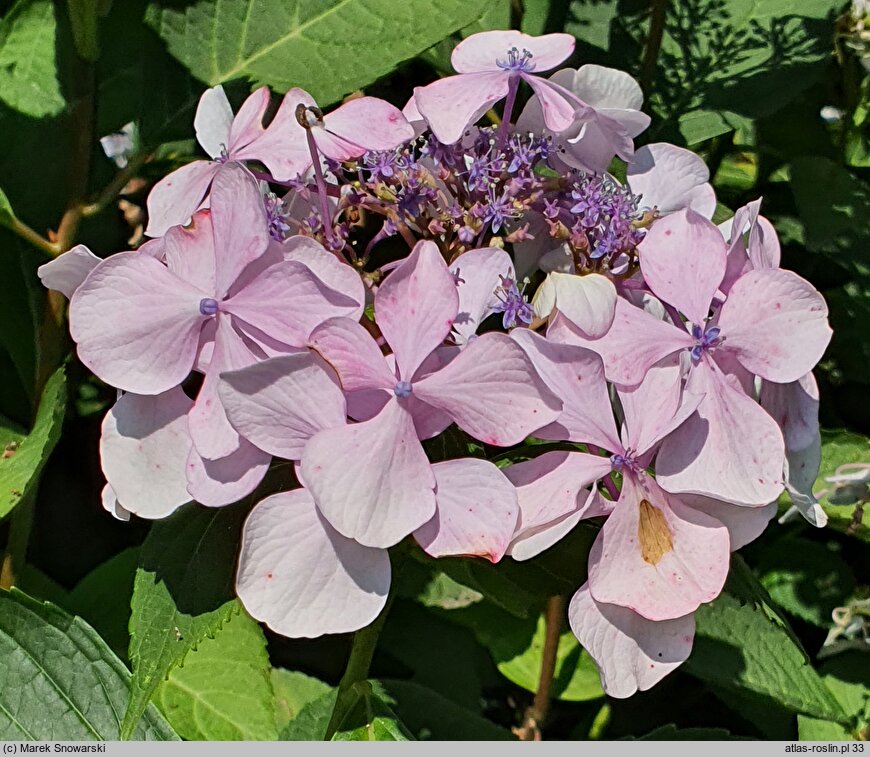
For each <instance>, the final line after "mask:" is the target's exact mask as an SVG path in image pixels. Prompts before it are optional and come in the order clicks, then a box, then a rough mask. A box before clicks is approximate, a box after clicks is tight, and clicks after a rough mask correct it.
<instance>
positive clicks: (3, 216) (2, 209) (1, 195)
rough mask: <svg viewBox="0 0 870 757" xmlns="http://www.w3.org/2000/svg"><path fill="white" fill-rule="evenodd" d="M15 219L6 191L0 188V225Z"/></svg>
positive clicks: (8, 223) (5, 224) (6, 224)
mask: <svg viewBox="0 0 870 757" xmlns="http://www.w3.org/2000/svg"><path fill="white" fill-rule="evenodd" d="M14 221H15V211H14V210H12V203H11V202H9V198H8V197H7V196H6V193H5V192H4V191H3V190H2V189H0V226H9V225H10V224H11V223H13V222H14Z"/></svg>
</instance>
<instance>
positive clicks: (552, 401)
mask: <svg viewBox="0 0 870 757" xmlns="http://www.w3.org/2000/svg"><path fill="white" fill-rule="evenodd" d="M413 391H414V395H415V396H416V397H417V398H418V399H421V400H423V401H424V402H427V403H429V404H430V405H434V406H435V407H437V408H439V409H440V410H443V411H444V412H445V413H447V414H448V415H449V416H450V417H451V418H453V420H454V421H455V422H456V424H457V425H458V426H459V427H460V428H461V429H463V430H464V431H466V432H468V433H469V434H471V435H472V436H473V437H474V438H475V439H479V440H480V441H483V442H486V443H487V444H494V445H497V446H500V447H506V446H510V445H511V444H517V443H519V442H521V441H522V440H523V439H525V438H526V436H528V435H529V434H531V433H533V432H534V431H536V430H537V429H539V428H542V427H543V426H546V425H547V424H548V423H552V422H553V421H554V420H556V418H558V417H559V414H560V412H561V408H562V403H561V401H560V400H559V399H558V398H557V397H556V396H555V395H554V394H553V393H552V392H551V391H550V390H549V389H548V388H547V385H546V384H545V383H544V382H543V381H542V380H541V378H540V376H538V374H537V372H536V371H535V368H534V366H533V365H532V362H531V360H529V358H528V357H527V356H526V353H525V352H523V349H522V348H521V347H520V346H519V345H518V344H517V343H516V342H514V341H513V340H512V339H511V338H510V337H509V336H507V334H498V333H494V332H491V333H488V334H483V335H482V336H479V337H478V338H477V339H475V340H474V341H473V342H471V343H470V344H469V345H468V346H467V347H465V349H463V350H462V352H460V353H459V355H457V356H456V358H455V359H454V360H453V361H452V362H451V363H450V364H449V365H447V366H445V367H444V368H442V369H441V370H440V371H437V372H436V373H433V374H431V375H430V376H427V377H426V378H424V379H423V380H422V381H417V382H415V383H414V388H413Z"/></svg>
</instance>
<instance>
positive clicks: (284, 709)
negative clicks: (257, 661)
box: [270, 668, 332, 731]
mask: <svg viewBox="0 0 870 757" xmlns="http://www.w3.org/2000/svg"><path fill="white" fill-rule="evenodd" d="M270 678H271V680H272V691H273V692H274V694H275V726H276V727H277V729H278V730H279V731H281V730H283V729H284V728H285V727H286V726H287V725H288V724H289V723H290V721H292V720H294V719H295V718H296V717H298V716H299V714H300V713H301V712H302V709H303V708H304V707H305V706H306V705H307V704H309V703H310V702H313V701H314V700H315V699H318V698H319V697H321V696H323V695H324V694H327V693H329V692H330V691H332V686H330V685H329V684H326V683H324V682H323V681H321V680H319V679H317V678H314V677H312V676H309V675H306V674H305V673H302V672H300V671H298V670H284V669H283V668H273V669H272V671H271V674H270Z"/></svg>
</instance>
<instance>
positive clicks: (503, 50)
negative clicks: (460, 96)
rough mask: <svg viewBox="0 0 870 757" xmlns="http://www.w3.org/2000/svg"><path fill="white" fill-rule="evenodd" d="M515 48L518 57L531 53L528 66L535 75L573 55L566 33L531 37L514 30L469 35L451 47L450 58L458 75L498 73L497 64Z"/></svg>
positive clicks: (572, 38)
mask: <svg viewBox="0 0 870 757" xmlns="http://www.w3.org/2000/svg"><path fill="white" fill-rule="evenodd" d="M513 47H516V48H517V50H518V51H519V53H520V54H522V53H523V52H524V51H526V50H528V51H529V52H530V53H531V54H532V58H531V59H530V61H529V62H530V64H531V65H533V66H534V69H533V70H534V71H535V73H541V72H543V71H549V70H550V69H551V68H555V67H556V66H558V65H559V64H560V63H561V62H562V61H564V60H565V59H566V58H568V57H570V55H571V53H573V52H574V37H573V36H572V35H570V34H544V35H542V36H540V37H533V36H531V35H529V34H523V33H522V32H518V31H488V32H479V33H478V34H472V35H471V36H470V37H468V38H466V39H464V40H463V41H462V42H460V43H459V44H458V45H457V46H456V47H455V48H453V54H452V55H451V56H450V62H451V63H452V64H453V68H454V69H455V70H456V71H458V72H459V73H464V74H467V73H475V72H477V71H500V70H501V69H500V68H499V67H498V62H499V61H504V62H506V61H507V60H508V51H509V50H510V49H511V48H513Z"/></svg>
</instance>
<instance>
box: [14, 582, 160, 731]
mask: <svg viewBox="0 0 870 757" xmlns="http://www.w3.org/2000/svg"><path fill="white" fill-rule="evenodd" d="M129 680H130V674H129V672H128V671H127V669H126V668H125V667H124V665H123V663H122V662H121V661H120V660H119V659H118V658H117V657H116V656H115V655H114V654H113V653H112V650H110V649H109V648H108V647H107V646H106V645H105V643H104V642H103V640H102V639H100V637H99V636H98V635H97V633H96V632H95V631H94V630H93V629H92V628H91V627H90V626H89V625H87V623H85V622H84V621H83V620H82V619H81V618H74V617H72V616H70V615H67V613H65V612H63V611H62V610H61V609H60V608H58V607H55V606H54V605H51V604H48V603H42V602H37V601H36V600H34V599H31V598H30V597H28V596H27V595H26V594H23V593H21V592H19V591H17V590H15V589H13V590H12V591H11V592H0V739H3V740H16V741H18V740H25V739H27V740H39V741H49V740H51V741H55V740H63V741H95V740H104V741H117V740H118V736H119V729H120V721H119V713H121V712H123V710H124V705H125V703H126V700H127V697H128V695H129V688H128V687H129ZM133 736H134V737H135V738H136V739H137V740H147V741H167V740H172V739H177V736H176V735H175V734H174V733H173V732H172V729H171V728H170V727H169V725H168V724H167V723H166V721H165V720H164V719H163V716H162V715H160V713H159V712H158V711H157V710H156V709H155V708H154V707H153V706H152V707H148V708H147V709H146V710H145V715H144V717H143V719H142V720H141V722H140V723H139V725H138V727H137V728H136V730H135V732H134V733H133Z"/></svg>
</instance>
